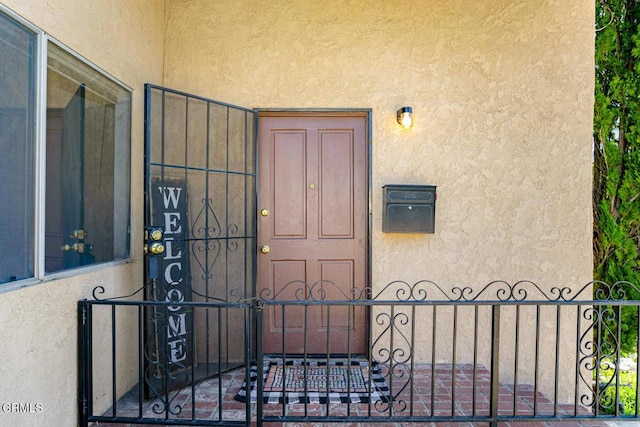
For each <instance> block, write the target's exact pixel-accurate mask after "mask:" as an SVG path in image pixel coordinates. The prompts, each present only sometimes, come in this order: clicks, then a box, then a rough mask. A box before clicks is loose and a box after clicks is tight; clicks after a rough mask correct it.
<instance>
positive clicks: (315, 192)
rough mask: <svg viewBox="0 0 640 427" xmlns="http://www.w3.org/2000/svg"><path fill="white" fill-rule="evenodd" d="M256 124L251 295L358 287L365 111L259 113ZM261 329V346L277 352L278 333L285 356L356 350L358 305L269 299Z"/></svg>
mask: <svg viewBox="0 0 640 427" xmlns="http://www.w3.org/2000/svg"><path fill="white" fill-rule="evenodd" d="M258 129H259V131H258V173H259V179H258V212H259V214H258V249H259V252H258V294H259V295H260V292H261V291H262V290H263V289H265V288H267V289H268V290H269V294H270V295H271V296H274V295H277V299H278V300H295V299H296V298H298V297H303V298H305V297H308V295H304V292H305V288H306V291H308V290H310V289H311V290H314V292H315V295H314V297H316V298H318V295H319V294H318V290H319V289H320V288H322V289H323V291H324V292H326V299H345V295H346V296H350V295H351V290H352V289H353V288H358V289H363V288H364V287H365V286H367V283H366V271H367V249H366V242H367V230H368V226H367V217H368V214H367V211H368V209H367V193H368V191H367V189H368V183H367V175H368V173H367V146H368V145H367V118H366V116H365V115H363V114H360V115H357V114H355V113H354V114H353V115H349V114H342V115H340V114H337V113H333V114H332V113H316V114H310V113H298V114H296V113H289V114H287V113H279V114H275V113H262V114H261V115H260V117H259V124H258ZM266 247H268V250H267V248H266ZM264 252H267V253H264ZM296 281H299V282H296ZM294 282H296V283H294ZM302 283H306V284H307V285H308V286H307V287H305V286H304V285H302ZM296 290H299V291H298V292H302V294H300V293H298V294H296ZM305 317H306V325H305ZM305 329H306V335H305ZM263 332H264V351H265V353H280V352H282V351H283V339H284V343H285V347H284V351H285V352H286V353H303V352H304V351H306V352H307V353H327V352H331V353H346V352H347V351H348V350H349V351H351V352H352V353H364V352H365V348H366V337H367V327H366V310H365V309H364V307H357V308H355V309H354V308H348V307H346V306H340V307H338V306H333V307H331V308H330V309H327V307H326V306H324V307H318V306H315V307H309V308H308V309H307V310H306V315H305V309H304V308H303V307H287V308H285V310H284V315H283V312H282V309H281V307H279V306H278V307H275V308H274V307H269V306H268V307H267V309H266V310H265V313H264V331H263ZM305 337H306V338H305ZM305 341H306V345H305ZM347 342H350V346H347ZM327 347H329V348H328V349H327Z"/></svg>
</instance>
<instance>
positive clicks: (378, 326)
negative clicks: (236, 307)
mask: <svg viewBox="0 0 640 427" xmlns="http://www.w3.org/2000/svg"><path fill="white" fill-rule="evenodd" d="M629 289H633V290H635V291H638V292H640V290H639V289H638V288H637V287H636V286H635V285H633V284H631V283H628V282H618V283H614V284H612V285H608V284H606V283H603V282H591V283H588V284H586V285H584V286H582V287H580V288H579V289H577V290H574V289H572V288H569V287H551V288H545V287H541V286H539V285H537V284H535V283H533V282H530V281H518V282H515V283H508V282H506V281H501V280H499V281H492V282H489V283H487V284H486V285H484V286H481V287H477V288H476V287H472V286H453V287H451V288H446V287H443V286H440V285H438V284H436V283H435V282H433V281H428V280H421V281H417V282H414V283H410V282H405V281H399V280H398V281H392V282H390V283H387V284H386V285H385V286H382V287H379V288H378V287H376V288H375V289H372V288H370V287H362V288H357V287H354V288H351V289H342V288H341V287H340V286H338V285H337V284H336V283H334V282H332V281H328V280H322V281H318V282H315V283H306V282H304V281H299V280H295V281H291V282H289V283H286V284H285V285H284V286H282V287H281V288H278V290H277V291H276V292H274V291H273V290H271V289H267V288H265V289H261V290H260V292H259V293H258V297H257V298H256V299H255V301H254V303H253V304H249V303H248V302H247V301H245V300H242V292H241V291H240V290H236V291H231V292H230V295H229V298H228V300H231V299H233V300H235V301H236V302H242V308H241V309H243V310H251V311H252V312H251V315H252V316H253V315H257V312H256V311H255V310H261V309H263V308H265V307H266V306H282V307H283V309H284V308H287V309H290V308H293V307H296V306H298V307H303V306H315V307H325V306H338V307H355V306H366V307H369V312H370V339H369V349H368V350H369V353H368V355H367V356H368V358H369V362H371V366H373V365H375V366H376V367H377V369H379V370H380V374H381V376H382V377H383V378H384V379H385V382H386V384H387V385H388V386H389V394H388V396H389V398H388V399H384V400H383V399H380V400H373V401H371V402H369V404H368V405H369V409H370V413H369V414H370V415H369V417H380V414H384V415H383V416H385V417H387V416H388V417H389V419H390V420H392V419H394V418H398V419H401V420H402V421H403V422H405V421H406V422H427V421H428V420H429V419H430V418H429V417H434V416H439V417H440V418H439V420H440V421H442V420H450V421H456V420H458V421H459V419H458V417H457V415H456V413H455V411H454V410H452V412H451V414H449V415H446V416H440V415H438V414H436V413H434V412H433V410H434V408H433V407H431V411H432V412H430V413H429V414H427V415H421V417H422V418H420V417H416V416H415V413H414V412H412V411H414V409H413V406H412V405H413V404H414V402H415V400H414V399H413V398H412V396H413V393H415V390H416V388H415V387H416V382H417V381H419V380H420V379H419V378H417V377H416V374H415V372H416V371H415V369H414V367H415V365H416V363H418V362H424V360H417V359H418V358H419V356H417V355H416V354H417V351H418V350H417V348H416V346H417V345H418V344H419V343H418V341H417V337H421V339H423V340H424V337H425V336H428V335H429V334H430V331H428V330H425V329H422V330H420V328H421V327H422V325H420V323H419V322H420V320H417V314H416V313H417V312H418V310H419V309H420V308H422V310H423V311H422V312H421V313H422V314H421V315H422V319H424V317H425V313H432V314H433V318H432V320H431V319H429V321H431V322H432V323H433V325H434V326H433V328H434V329H433V331H435V330H436V326H435V325H436V315H435V311H436V308H439V307H445V306H446V307H452V309H451V311H450V312H449V313H451V312H453V313H454V314H453V316H456V315H457V314H455V313H457V311H456V310H458V309H459V310H463V309H461V308H460V307H463V306H466V307H472V308H475V310H476V319H475V322H476V324H474V326H473V328H471V329H474V328H475V329H476V330H477V329H478V325H477V322H478V314H477V310H478V307H481V306H482V307H490V308H492V309H493V311H491V313H492V315H493V316H495V315H496V313H497V314H498V318H497V324H500V322H501V320H500V318H499V315H500V314H499V313H500V311H499V310H497V311H496V310H495V308H496V307H505V308H510V307H518V309H519V308H521V307H525V306H532V307H537V314H536V316H537V318H536V319H537V320H536V322H538V321H539V319H540V317H539V316H540V307H550V310H556V312H557V313H558V314H556V316H555V317H554V318H553V319H552V320H551V321H552V322H554V321H555V322H556V324H555V325H553V324H552V326H551V328H552V329H553V330H554V335H553V336H544V335H545V331H547V330H548V328H549V327H548V326H543V327H544V328H547V329H544V330H542V332H541V331H540V330H539V331H538V334H539V335H542V337H541V338H536V339H542V340H543V341H545V342H546V343H550V345H551V347H553V346H554V345H555V346H556V352H558V347H557V345H558V344H557V343H558V342H559V341H560V337H561V335H560V332H559V331H560V328H559V326H558V323H557V322H559V321H560V320H559V319H560V315H559V313H560V312H561V309H563V307H565V306H566V307H567V309H566V310H570V311H569V312H570V313H572V314H571V316H566V315H565V314H563V315H562V319H564V320H565V321H569V320H568V319H573V320H572V321H573V322H574V323H575V327H576V331H577V333H576V334H575V341H574V342H575V346H576V347H574V349H572V350H571V351H573V352H574V353H573V354H572V355H567V354H565V355H564V356H560V357H565V358H566V357H571V360H572V361H571V362H562V363H574V362H573V360H575V364H574V365H573V366H574V369H575V384H572V387H574V388H575V401H576V408H578V406H579V407H580V408H588V409H589V410H591V414H586V413H585V412H579V411H578V409H576V412H575V413H574V414H573V415H572V416H573V417H574V418H576V419H578V418H580V419H588V418H593V417H597V416H599V415H601V414H604V413H607V414H614V416H621V414H622V412H621V410H620V408H619V405H620V397H619V390H618V389H619V386H620V385H619V383H618V381H619V380H618V374H619V372H620V369H621V368H620V357H621V355H620V334H621V332H620V329H619V328H618V327H612V325H613V324H616V321H617V320H618V318H619V316H620V313H621V310H622V307H623V306H624V305H631V306H633V307H634V309H636V310H638V309H640V302H635V303H634V302H630V301H627V295H628V292H629ZM157 291H158V290H157ZM160 292H161V290H160ZM139 293H140V291H139V290H138V291H137V292H135V293H133V294H131V295H129V296H127V297H134V296H135V295H137V294H139ZM104 294H105V289H104V287H101V286H98V287H96V288H95V289H94V290H93V297H94V298H95V299H96V300H98V301H103V302H104V301H109V300H120V299H122V298H124V297H115V298H109V299H101V298H103V297H104ZM202 297H203V298H205V299H206V301H211V302H223V301H222V300H219V299H216V298H211V297H207V296H205V295H202ZM155 298H157V300H158V301H166V302H167V304H168V306H169V305H170V304H173V303H181V301H173V300H172V299H171V296H170V295H168V294H167V293H164V294H162V293H158V294H156V295H155ZM223 303H225V304H226V303H229V302H228V301H224V302H223ZM202 304H206V302H205V303H202ZM229 304H231V303H229ZM168 306H167V307H168ZM167 307H161V309H159V310H155V311H154V316H153V318H152V319H153V323H154V324H157V325H160V326H158V328H160V327H162V326H163V325H166V323H167V319H166V317H165V315H166V311H167ZM425 308H426V309H425ZM316 310H317V309H316ZM425 310H431V311H425ZM442 310H443V311H444V309H442ZM523 310H524V309H523ZM485 313H488V311H487V312H485ZM505 313H508V312H507V311H506V309H505ZM512 313H513V311H512ZM523 317H524V315H523ZM456 319H457V318H454V322H455V320H456ZM507 319H509V318H508V317H507ZM576 319H577V320H576ZM485 320H486V319H485ZM439 321H440V320H439ZM502 322H503V324H506V325H508V327H507V328H506V329H502V330H500V331H496V333H497V334H498V336H497V337H496V338H492V341H493V343H489V344H487V345H489V346H491V351H492V352H493V351H495V355H500V354H501V353H500V349H499V348H494V347H493V346H494V345H496V344H495V343H498V344H499V343H500V341H501V339H500V335H499V334H502V336H503V337H505V336H506V338H504V339H506V340H510V339H512V338H513V337H512V336H511V335H509V334H510V333H512V330H511V329H510V327H511V324H509V323H506V322H509V320H505V319H503V320H502ZM536 322H533V323H536ZM485 324H486V325H491V324H493V325H494V326H495V325H496V320H495V319H492V321H491V322H489V323H485ZM529 324H531V322H529ZM447 327H451V328H453V330H454V332H453V334H454V338H453V341H456V339H457V338H455V337H456V335H455V334H456V333H457V332H456V331H455V328H456V326H455V324H454V325H447ZM489 327H490V328H491V326H489ZM524 327H525V323H524V322H522V323H521V324H520V328H521V329H522V328H524ZM283 328H286V326H283ZM516 328H517V326H516ZM549 330H550V329H549ZM416 331H417V332H416ZM327 333H329V332H327ZM492 333H493V332H492ZM420 334H422V336H421V335H420ZM433 334H435V332H433ZM523 335H525V334H524V332H523V331H522V330H520V332H519V336H520V337H521V338H522V336H523ZM517 336H518V332H516V342H517ZM431 339H432V341H431V342H432V345H433V347H435V338H433V337H432V338H431ZM478 339H479V338H478V336H477V332H476V336H474V340H478ZM480 339H482V338H480ZM485 343H486V341H485ZM257 345H258V346H261V345H262V343H260V342H258V343H257ZM454 345H455V344H454ZM572 345H573V344H572ZM347 348H350V347H349V346H347ZM166 351H167V348H166V347H162V346H160V347H158V346H147V347H146V348H145V349H144V358H145V360H146V361H147V362H148V363H146V364H145V372H144V378H145V379H147V378H150V379H151V382H150V383H149V384H148V385H149V389H150V390H151V394H152V395H151V396H150V397H152V398H153V399H154V400H153V406H152V409H153V411H154V413H156V414H160V415H165V416H167V417H174V416H177V415H179V414H180V413H181V411H182V410H183V408H182V407H181V405H180V402H179V401H177V400H176V394H177V392H171V393H168V392H167V391H166V390H165V389H161V388H156V387H155V386H156V384H155V383H153V380H154V379H155V380H162V381H166V380H168V379H171V380H174V381H177V382H181V383H183V384H184V385H187V384H189V383H190V381H191V378H189V375H190V372H189V370H190V369H191V368H189V367H187V366H185V365H183V366H179V365H173V364H172V366H171V370H170V371H167V364H166V363H165V361H166V360H167V357H168V355H167V354H166ZM535 351H536V358H537V357H538V352H540V351H544V350H540V349H539V348H538V342H536V350H535ZM453 352H454V356H453V366H452V365H449V366H450V370H449V371H448V372H450V375H452V376H453V379H452V380H451V381H453V382H455V376H456V371H455V370H456V367H455V362H456V359H455V349H454V350H453ZM503 353H504V351H503ZM503 353H502V354H503ZM258 354H259V355H261V354H262V352H261V351H258ZM434 354H435V353H434ZM559 354H560V353H557V354H556V357H559V356H558V355H559ZM285 356H286V357H289V355H285ZM516 359H517V356H516ZM258 362H259V361H258ZM430 363H431V365H432V366H434V365H436V360H435V358H433V357H432V358H431V361H430ZM500 363H504V362H501V361H500V360H498V361H497V363H496V365H495V366H492V368H491V369H492V370H493V369H494V368H495V369H497V370H498V371H499V372H502V371H500V369H504V368H503V367H501V365H500ZM516 363H517V360H516ZM555 363H556V368H555V369H556V373H555V377H553V378H555V381H559V379H558V372H557V370H558V364H560V362H558V361H556V362H555ZM504 365H505V366H506V365H508V363H504ZM474 366H475V364H474ZM432 369H433V368H432ZM438 369H439V368H438ZM506 369H509V368H508V367H507V368H506ZM539 369H540V367H539V366H538V364H537V362H536V364H535V366H534V370H535V373H534V375H535V376H536V378H537V376H538V374H539V371H538V370H539ZM604 370H608V371H609V373H608V375H607V377H606V378H605V377H603V376H601V375H600V373H601V372H602V371H604ZM431 372H432V374H431V376H432V377H433V376H434V375H433V372H434V371H433V370H432V371H431ZM485 372H486V371H485ZM495 375H498V377H499V374H497V373H495V372H492V376H495ZM521 376H522V377H524V375H521ZM518 379H520V376H519V377H518ZM474 381H475V378H474ZM492 381H494V380H492ZM536 381H537V379H536ZM432 384H433V383H432ZM556 387H557V385H556ZM454 388H455V386H454ZM495 390H496V391H497V390H498V389H497V388H496V389H495ZM433 393H434V388H433V385H432V386H431V394H433ZM498 394H499V393H498ZM491 398H492V399H498V398H499V396H498V395H496V396H491ZM556 398H557V396H556ZM452 399H454V400H455V396H453V397H452ZM432 402H433V401H432ZM260 404H261V403H260ZM554 404H555V405H557V404H558V402H557V400H556V402H555V403H554ZM432 405H433V403H432ZM375 414H377V415H375ZM474 416H475V415H474ZM477 416H478V417H481V416H482V415H477ZM487 416H488V415H487ZM507 416H510V417H511V419H510V420H511V421H513V420H516V419H517V417H518V414H516V413H514V414H511V415H507ZM537 416H544V417H546V418H547V419H550V418H549V417H550V415H549V414H545V413H541V414H534V415H533V418H536V417H537ZM554 416H555V415H554ZM562 416H563V417H564V418H563V419H567V415H562ZM267 418H268V417H267ZM267 418H265V421H273V420H272V419H267ZM321 418H322V416H318V419H321ZM365 418H366V417H365ZM531 418H532V417H531V416H529V415H528V419H527V420H530V419H531ZM569 418H571V417H569ZM372 419H373V418H372ZM378 419H379V418H378ZM414 419H416V420H419V421H414ZM282 420H283V421H287V420H289V421H292V422H293V421H296V420H295V417H292V418H287V416H283V417H282ZM347 420H348V418H344V419H342V418H340V417H335V418H331V421H332V422H342V421H345V422H346V421H347ZM474 420H475V418H474ZM479 420H480V418H478V419H477V420H476V421H479ZM491 420H492V421H496V422H497V421H499V420H500V415H499V414H498V415H496V417H495V418H492V419H491ZM485 421H486V419H485Z"/></svg>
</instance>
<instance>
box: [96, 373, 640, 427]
mask: <svg viewBox="0 0 640 427" xmlns="http://www.w3.org/2000/svg"><path fill="white" fill-rule="evenodd" d="M431 372H432V369H431V365H417V366H416V367H415V375H414V386H413V393H411V391H410V388H407V389H406V390H404V391H403V392H402V393H401V394H400V396H398V397H396V401H399V400H403V401H404V402H406V408H405V409H404V411H402V412H398V414H399V415H400V416H408V415H412V414H413V415H414V416H451V414H452V413H453V414H454V415H456V416H469V415H473V410H474V406H475V415H479V416H483V415H485V416H486V415H488V414H489V400H488V391H489V388H490V374H489V372H488V371H487V370H486V369H484V368H478V369H477V372H476V384H475V390H476V393H475V405H473V398H474V395H473V366H472V365H458V366H457V367H456V387H455V400H453V399H452V397H453V392H452V384H451V383H452V369H451V365H436V369H435V376H434V378H433V381H432V379H431ZM244 374H245V370H244V369H237V370H235V371H231V372H228V373H225V374H223V375H222V376H221V377H220V378H214V379H210V380H206V381H203V382H201V383H199V384H197V385H196V386H195V387H194V388H193V389H192V388H191V387H188V388H186V389H183V390H180V391H178V392H175V393H173V394H172V396H173V399H172V402H171V408H174V409H176V411H175V412H179V413H177V414H175V415H172V416H171V418H175V419H185V420H190V419H192V418H193V419H197V420H219V419H220V409H222V419H223V420H225V421H235V420H244V419H245V417H246V416H245V410H246V406H245V404H244V403H241V402H238V401H236V400H235V399H234V396H235V395H236V393H237V392H238V390H239V389H240V387H241V385H242V383H243V380H244ZM432 384H433V390H434V393H433V398H432V396H431V393H432ZM193 391H195V392H193ZM136 393H137V392H136ZM394 394H395V393H394ZM499 394H500V403H499V412H500V414H503V415H513V414H514V390H513V387H512V386H509V385H502V384H501V385H500V391H499ZM219 396H222V399H219ZM432 401H433V410H432ZM534 401H537V414H538V415H543V416H544V415H547V416H552V415H553V413H554V410H555V411H556V412H557V414H559V415H573V414H574V407H573V405H557V407H556V406H555V405H554V404H553V402H552V401H551V400H550V399H548V398H547V397H545V396H544V395H542V394H540V393H538V395H537V399H535V395H534V389H533V387H532V386H530V385H519V386H518V389H517V397H516V398H515V405H516V408H517V410H516V415H525V416H526V415H529V416H532V415H534ZM194 402H195V408H194ZM157 404H158V401H145V402H144V403H143V416H144V417H148V418H160V419H162V418H164V416H163V415H158V414H156V413H155V412H154V411H153V409H154V405H157ZM285 406H286V407H285ZM285 406H283V405H280V404H265V405H264V406H263V408H264V412H265V415H275V416H280V415H282V414H283V410H286V413H287V414H288V415H293V416H305V411H306V413H307V415H308V416H326V415H327V410H328V411H329V415H330V416H346V415H350V416H363V415H364V416H376V414H377V416H380V417H385V416H386V417H388V416H389V412H388V411H386V412H377V411H376V407H375V406H374V405H373V404H372V405H369V404H349V405H347V404H343V403H331V404H329V405H326V404H308V405H306V407H305V405H303V404H289V405H285ZM116 407H117V415H118V416H130V417H131V416H132V417H137V416H138V410H139V406H138V402H137V400H136V394H135V393H131V394H130V395H127V396H125V397H124V398H123V399H121V400H120V401H119V402H118V403H117V405H116ZM156 408H158V407H157V406H156ZM177 408H181V409H180V410H179V411H178V410H177ZM251 410H252V414H253V416H254V420H255V413H256V404H255V403H254V404H252V409H251ZM579 411H581V412H580V413H581V414H586V415H588V414H589V411H588V410H587V409H586V408H580V409H579ZM111 414H112V410H109V411H107V413H106V414H105V415H111ZM96 425H97V424H96ZM101 425H103V424H101ZM108 425H111V426H127V427H128V426H130V425H129V424H108ZM133 425H134V424H131V426H133ZM264 425H265V426H268V427H275V426H287V427H297V426H316V425H317V426H326V427H328V426H349V427H355V426H366V425H374V426H379V427H390V426H395V427H399V426H434V427H436V426H437V427H444V426H459V427H469V426H486V425H488V423H481V422H473V423H471V422H456V423H440V422H439V423H430V422H426V423H424V422H423V423H394V422H390V423H349V422H345V423H315V422H314V423H311V422H307V423H298V422H289V423H285V424H283V423H264ZM500 425H501V426H502V427H520V426H522V427H542V426H546V427H551V426H553V427H556V426H564V427H579V426H582V427H605V426H607V425H608V424H607V423H606V422H604V421H602V420H590V421H580V422H577V421H564V422H557V421H556V422H543V421H538V422H511V423H500ZM621 425H623V426H640V423H639V422H625V423H623V424H621Z"/></svg>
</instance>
